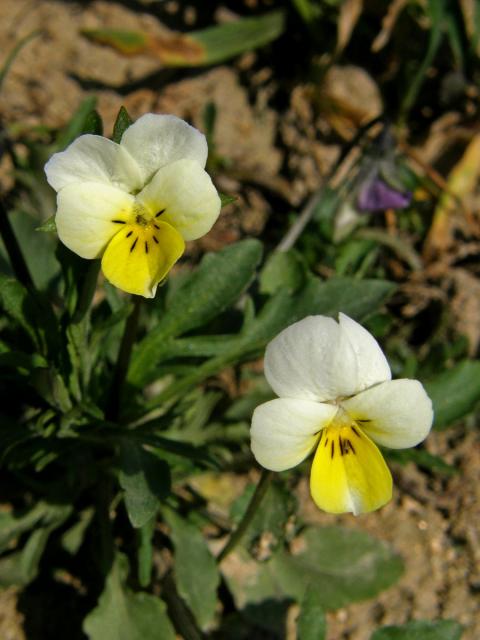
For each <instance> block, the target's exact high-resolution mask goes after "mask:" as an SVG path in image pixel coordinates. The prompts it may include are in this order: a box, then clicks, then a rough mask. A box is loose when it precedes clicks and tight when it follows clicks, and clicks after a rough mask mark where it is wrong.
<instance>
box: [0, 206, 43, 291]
mask: <svg viewBox="0 0 480 640" xmlns="http://www.w3.org/2000/svg"><path fill="white" fill-rule="evenodd" d="M0 235H1V236H2V240H3V243H4V245H5V249H6V250H7V253H8V257H9V259H10V264H11V265H12V269H13V272H14V274H15V276H16V277H17V280H18V281H19V282H20V283H21V284H23V286H24V287H26V288H27V289H29V290H30V291H33V290H34V289H35V285H34V283H33V280H32V276H31V275H30V271H29V269H28V267H27V263H26V262H25V258H24V257H23V253H22V250H21V249H20V245H19V244H18V242H17V238H16V237H15V233H14V232H13V229H12V225H11V224H10V220H9V218H8V212H7V209H6V207H5V204H4V202H3V200H1V199H0Z"/></svg>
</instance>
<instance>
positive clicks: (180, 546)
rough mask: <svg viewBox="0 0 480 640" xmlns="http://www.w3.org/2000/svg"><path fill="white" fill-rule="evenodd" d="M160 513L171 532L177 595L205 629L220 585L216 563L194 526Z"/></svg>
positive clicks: (172, 513) (166, 512) (167, 511)
mask: <svg viewBox="0 0 480 640" xmlns="http://www.w3.org/2000/svg"><path fill="white" fill-rule="evenodd" d="M162 513H163V516H164V518H165V521H166V522H167V524H168V526H169V527H170V529H171V538H172V540H173V544H174V547H175V565H174V572H175V582H176V585H177V589H178V593H179V595H180V596H181V597H182V598H183V599H184V600H185V602H186V603H187V605H188V606H189V607H190V609H191V610H192V613H193V614H194V616H195V618H196V619H197V621H198V624H199V625H200V627H201V628H202V629H204V628H205V627H207V626H208V625H209V623H211V621H212V620H213V618H214V616H215V609H216V606H217V588H218V585H219V583H220V575H219V573H218V569H217V564H216V562H215V559H214V558H213V556H212V554H211V553H210V551H209V549H208V547H207V544H206V542H205V539H204V537H203V535H202V533H201V531H200V530H199V529H197V527H196V526H195V525H193V524H191V523H190V522H188V520H185V519H184V518H181V517H180V516H179V515H178V514H177V513H175V511H173V510H171V509H163V510H162Z"/></svg>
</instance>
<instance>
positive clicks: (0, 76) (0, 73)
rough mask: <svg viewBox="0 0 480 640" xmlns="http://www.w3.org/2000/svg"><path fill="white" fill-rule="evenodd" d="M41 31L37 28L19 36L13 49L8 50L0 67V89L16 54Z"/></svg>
mask: <svg viewBox="0 0 480 640" xmlns="http://www.w3.org/2000/svg"><path fill="white" fill-rule="evenodd" d="M41 33H42V32H41V31H39V30H35V31H32V32H31V33H28V34H27V35H26V36H24V37H23V38H20V40H19V41H18V42H17V44H16V45H15V46H14V47H13V49H12V50H11V51H10V53H9V54H8V55H7V57H6V59H5V62H4V63H3V65H2V68H1V69H0V90H1V88H2V85H3V82H4V80H5V78H6V76H7V74H8V72H9V70H10V67H11V66H12V64H13V63H14V61H15V59H16V57H17V56H18V54H19V53H20V51H21V50H22V49H23V47H24V46H25V45H26V44H28V43H29V42H30V41H31V40H33V39H34V38H37V37H38V36H39V35H41Z"/></svg>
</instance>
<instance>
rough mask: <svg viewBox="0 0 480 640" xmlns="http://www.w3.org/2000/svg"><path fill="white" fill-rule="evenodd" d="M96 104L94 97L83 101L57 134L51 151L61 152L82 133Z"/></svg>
mask: <svg viewBox="0 0 480 640" xmlns="http://www.w3.org/2000/svg"><path fill="white" fill-rule="evenodd" d="M96 104H97V99H96V98H95V97H94V96H88V98H85V100H83V102H82V103H81V104H80V106H79V108H78V109H77V111H76V112H75V113H74V115H73V117H72V119H71V120H70V122H69V123H68V124H67V126H66V127H65V128H64V129H63V130H62V131H61V132H60V133H59V135H58V137H57V139H56V141H55V148H54V149H53V151H62V150H63V149H65V147H68V145H69V144H70V143H71V142H73V141H74V140H75V138H78V136H80V135H81V134H82V133H83V130H84V128H85V123H86V121H87V119H88V117H89V115H90V113H91V112H92V111H94V110H95V106H96Z"/></svg>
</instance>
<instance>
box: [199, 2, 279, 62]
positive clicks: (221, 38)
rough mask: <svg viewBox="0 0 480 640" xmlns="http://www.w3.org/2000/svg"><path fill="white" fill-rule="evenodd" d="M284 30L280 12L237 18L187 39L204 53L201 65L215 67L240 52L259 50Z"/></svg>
mask: <svg viewBox="0 0 480 640" xmlns="http://www.w3.org/2000/svg"><path fill="white" fill-rule="evenodd" d="M284 30H285V14H284V13H283V11H271V12H269V13H265V14H264V15H263V16H255V17H252V18H240V19H238V20H234V21H232V22H226V23H225V24H221V25H218V26H215V27H210V28H208V29H204V30H203V31H196V32H194V33H190V34H188V36H189V38H191V39H192V40H193V41H194V42H195V43H196V44H197V45H200V47H201V48H202V49H203V50H204V52H205V53H204V62H203V64H215V63H218V62H223V61H224V60H228V59H229V58H232V57H233V56H236V55H239V54H240V53H243V52H244V51H253V50H254V49H257V48H258V47H262V46H264V45H266V44H268V43H269V42H272V41H273V40H276V39H277V38H278V37H279V36H281V35H282V33H283V32H284Z"/></svg>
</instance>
